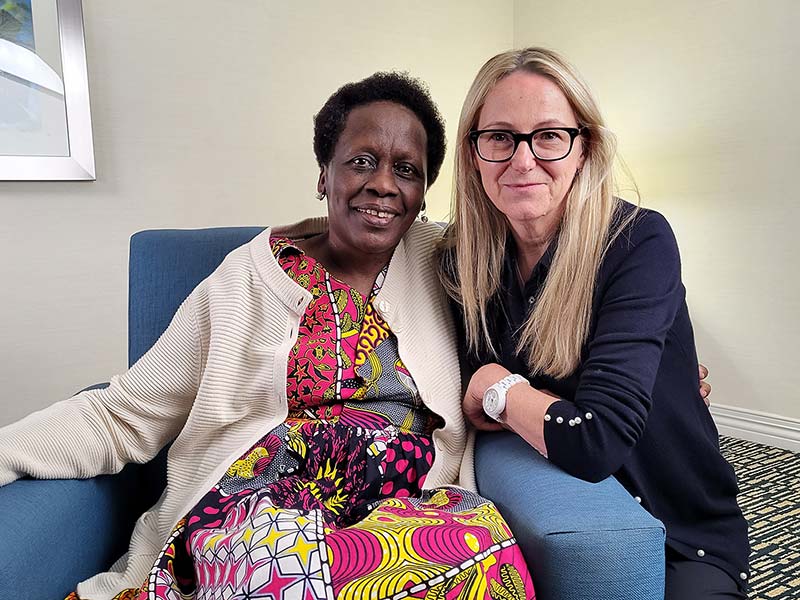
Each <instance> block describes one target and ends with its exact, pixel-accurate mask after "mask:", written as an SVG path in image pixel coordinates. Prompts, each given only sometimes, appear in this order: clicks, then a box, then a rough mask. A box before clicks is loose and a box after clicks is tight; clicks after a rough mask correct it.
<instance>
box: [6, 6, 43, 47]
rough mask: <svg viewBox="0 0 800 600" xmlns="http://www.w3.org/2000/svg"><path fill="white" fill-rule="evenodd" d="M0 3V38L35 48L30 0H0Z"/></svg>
mask: <svg viewBox="0 0 800 600" xmlns="http://www.w3.org/2000/svg"><path fill="white" fill-rule="evenodd" d="M2 1H3V3H2V5H0V38H2V39H4V40H8V41H9V42H14V43H15V44H17V45H19V46H22V47H23V48H27V49H28V50H36V45H35V43H34V39H33V12H32V10H31V0H2Z"/></svg>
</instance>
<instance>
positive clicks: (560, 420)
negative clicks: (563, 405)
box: [556, 417, 564, 425]
mask: <svg viewBox="0 0 800 600" xmlns="http://www.w3.org/2000/svg"><path fill="white" fill-rule="evenodd" d="M563 422H564V417H556V423H558V424H559V425H560V424H561V423H563Z"/></svg>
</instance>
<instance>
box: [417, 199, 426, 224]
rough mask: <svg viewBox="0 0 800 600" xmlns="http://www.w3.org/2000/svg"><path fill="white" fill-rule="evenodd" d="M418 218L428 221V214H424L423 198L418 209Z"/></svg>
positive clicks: (424, 221)
mask: <svg viewBox="0 0 800 600" xmlns="http://www.w3.org/2000/svg"><path fill="white" fill-rule="evenodd" d="M419 220H420V221H422V222H423V223H427V222H428V215H426V214H425V200H423V201H422V206H421V207H420V209H419Z"/></svg>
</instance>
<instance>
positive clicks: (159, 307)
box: [0, 227, 664, 600]
mask: <svg viewBox="0 0 800 600" xmlns="http://www.w3.org/2000/svg"><path fill="white" fill-rule="evenodd" d="M259 231H261V228H258V227H235V228H233V227H231V228H215V229H202V230H158V231H143V232H140V233H137V234H136V235H134V236H133V237H132V238H131V245H130V271H129V313H128V319H129V321H128V327H129V330H128V336H129V337H128V343H129V346H128V357H129V362H130V363H131V364H132V363H134V362H135V361H136V360H137V359H138V358H139V357H140V356H141V355H142V354H144V352H146V351H147V349H148V348H150V346H151V345H152V344H153V343H154V342H155V340H156V339H157V338H158V336H159V335H160V334H161V332H162V331H163V330H164V329H165V328H166V327H167V325H168V324H169V321H170V319H171V318H172V315H173V313H174V312H175V310H176V309H177V307H178V305H179V304H180V302H181V301H182V300H183V299H184V298H185V297H186V295H187V294H188V293H189V292H190V291H191V290H192V288H193V287H194V286H195V285H196V284H197V283H198V282H199V281H201V280H202V279H203V278H204V277H206V276H207V275H208V274H210V273H211V272H212V271H213V270H214V269H215V268H216V266H217V265H218V264H219V263H220V262H221V261H222V259H223V257H224V256H225V255H226V254H227V253H228V252H230V251H231V250H232V249H234V248H236V247H237V246H239V245H241V244H243V243H245V242H247V241H249V240H251V239H252V238H253V237H254V236H255V235H256V234H258V232H259ZM165 459H166V450H164V451H162V453H161V454H160V455H159V456H158V457H157V458H156V459H154V460H153V461H151V462H150V463H148V464H146V465H128V466H127V467H126V468H125V469H124V470H123V471H122V472H121V473H119V474H117V475H106V476H100V477H95V478H93V479H88V480H52V481H34V480H30V479H23V480H20V481H16V482H14V483H12V484H10V485H8V486H5V487H3V488H0V600H6V599H8V600H11V599H14V600H17V599H23V598H24V599H27V600H38V599H41V600H60V599H61V598H63V597H64V596H65V595H66V594H67V593H69V592H70V591H72V590H73V589H74V587H75V584H76V583H77V582H78V581H81V580H83V579H86V578H87V577H89V576H91V575H93V574H94V573H97V572H99V571H104V570H107V569H108V568H109V567H110V565H111V564H112V563H113V562H114V560H116V559H117V558H118V557H119V556H120V555H121V554H123V553H124V552H125V550H126V548H127V542H128V540H129V537H130V533H131V531H132V529H133V525H134V523H135V521H136V519H137V518H138V516H139V515H140V514H141V513H142V512H143V511H144V510H145V509H146V508H147V507H149V506H151V505H152V504H154V503H155V501H156V500H157V499H158V497H159V495H160V494H161V491H162V490H163V487H164V485H165ZM475 463H476V475H477V480H478V486H479V488H480V491H481V493H482V494H483V495H485V496H487V497H489V498H492V499H493V500H494V501H495V503H496V504H497V506H498V507H499V508H500V510H501V512H502V513H503V515H504V516H505V517H506V519H507V520H508V522H509V524H510V525H511V527H512V530H513V531H514V532H515V534H516V536H517V539H518V540H519V543H520V546H521V547H522V550H523V552H524V554H525V557H526V559H527V561H528V564H529V566H530V568H531V572H532V574H533V578H534V584H535V586H536V590H537V597H538V598H539V600H567V599H569V600H582V599H590V598H591V599H592V600H606V599H608V600H611V599H613V600H649V599H653V600H655V599H657V598H658V599H660V598H663V594H664V592H663V588H664V527H663V525H662V524H661V523H660V522H659V521H658V520H657V519H655V518H653V517H652V516H651V515H649V514H648V513H647V512H646V511H645V510H644V509H642V508H641V506H639V505H638V504H637V503H636V502H635V501H634V500H633V499H632V498H631V497H630V495H629V494H628V493H627V492H626V491H625V490H624V489H623V488H622V486H621V485H620V484H619V483H618V482H617V481H616V480H614V479H613V478H609V479H607V480H605V481H602V482H600V483H595V484H592V483H587V482H584V481H580V480H578V479H575V478H573V477H570V476H569V475H566V474H565V473H563V472H562V471H560V470H559V469H557V468H556V467H554V466H553V465H551V464H550V463H548V462H547V461H546V460H544V459H543V458H541V457H540V456H539V455H538V454H537V453H536V452H535V451H533V450H531V449H530V448H529V447H528V446H527V445H526V444H525V443H524V442H522V441H521V440H520V439H519V438H517V437H516V436H513V435H511V434H508V433H499V434H485V435H480V436H478V439H477V442H476V456H475Z"/></svg>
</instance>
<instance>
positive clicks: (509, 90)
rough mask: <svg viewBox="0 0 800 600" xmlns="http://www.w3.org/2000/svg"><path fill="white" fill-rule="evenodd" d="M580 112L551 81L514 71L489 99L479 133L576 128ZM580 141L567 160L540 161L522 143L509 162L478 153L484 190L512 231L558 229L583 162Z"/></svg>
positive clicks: (478, 126)
mask: <svg viewBox="0 0 800 600" xmlns="http://www.w3.org/2000/svg"><path fill="white" fill-rule="evenodd" d="M577 126H578V122H577V119H576V117H575V113H574V112H573V110H572V107H571V106H570V104H569V101H568V100H567V97H566V96H565V95H564V93H563V92H562V91H561V89H560V88H559V87H558V86H557V85H556V84H555V83H554V82H553V81H551V80H550V79H548V78H547V77H544V76H542V75H539V74H537V73H531V72H528V71H515V72H513V73H511V74H509V75H507V76H506V77H504V78H503V79H501V80H500V81H498V82H497V84H496V85H495V86H494V87H493V88H492V90H491V91H490V92H489V93H488V94H487V96H486V100H485V103H484V105H483V107H482V109H481V111H480V114H479V117H478V123H477V126H476V129H506V130H511V131H514V132H518V133H528V132H530V131H533V130H534V129H540V128H542V127H577ZM582 153H583V145H582V140H581V138H580V137H578V138H577V139H576V140H575V145H574V146H573V148H572V152H570V154H569V156H567V157H566V158H564V159H563V160H558V161H552V162H546V161H541V160H538V159H537V158H536V157H534V156H533V154H532V153H531V149H530V147H529V146H528V145H527V144H526V143H524V142H523V143H520V144H519V146H518V147H517V151H516V152H515V153H514V156H513V157H512V158H511V160H509V161H508V162H504V163H489V162H486V161H484V160H481V159H480V158H479V157H478V156H477V155H476V154H475V152H474V150H473V161H474V164H475V166H476V167H477V168H478V171H479V172H480V176H481V181H482V183H483V188H484V190H485V191H486V194H487V195H488V196H489V199H490V200H491V201H492V204H494V206H495V207H496V208H497V209H498V210H499V211H500V212H502V213H503V214H504V215H505V216H506V218H508V220H509V222H510V224H511V227H512V229H515V230H516V229H520V228H529V227H530V226H531V225H532V224H533V223H540V224H541V223H546V224H547V225H546V228H547V229H554V228H556V227H557V226H558V223H559V222H560V220H561V216H562V215H563V212H564V201H565V199H566V196H567V192H568V191H569V188H570V186H571V185H572V180H573V178H574V177H575V172H576V170H577V169H578V168H579V167H580V166H581V163H582V160H583V158H582Z"/></svg>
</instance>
